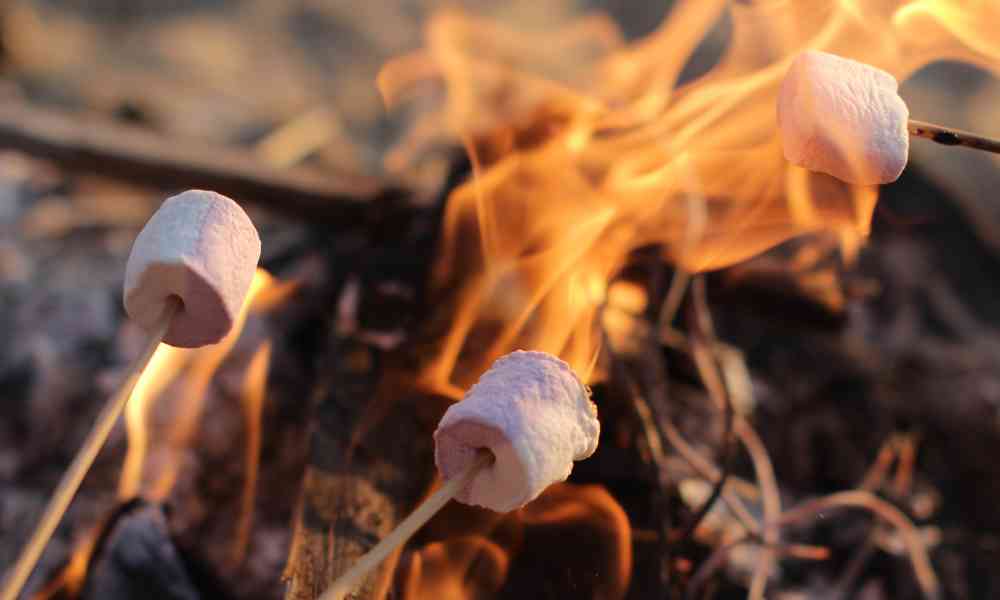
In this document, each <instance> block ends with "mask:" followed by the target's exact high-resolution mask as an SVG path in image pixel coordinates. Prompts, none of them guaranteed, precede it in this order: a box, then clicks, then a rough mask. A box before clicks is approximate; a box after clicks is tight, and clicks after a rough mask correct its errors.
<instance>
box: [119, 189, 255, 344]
mask: <svg viewBox="0 0 1000 600" xmlns="http://www.w3.org/2000/svg"><path fill="white" fill-rule="evenodd" d="M259 258H260V238H259V237H258V235H257V230H256V229H255V228H254V226H253V223H252V222H250V218H249V217H247V214H246V213H245V212H243V209H242V208H240V206H239V205H238V204H236V203H235V202H233V201H232V200H230V199H229V198H226V197H225V196H222V195H220V194H216V193H215V192H206V191H202V190H189V191H187V192H184V193H183V194H179V195H177V196H174V197H172V198H168V199H167V200H166V201H165V202H164V203H163V205H162V206H160V209H159V210H157V211H156V212H155V213H154V214H153V216H152V217H151V218H150V219H149V222H148V223H146V226H145V227H143V228H142V231H140V232H139V235H138V237H136V238H135V243H134V244H133V245H132V253H131V254H129V257H128V264H127V265H126V267H125V294H124V296H125V310H126V312H128V314H129V316H131V317H132V318H133V319H135V320H136V321H138V322H139V324H140V325H141V326H142V327H143V328H145V329H148V330H151V329H154V328H155V327H156V324H157V322H158V321H159V319H160V317H161V316H162V315H163V311H164V310H165V308H166V302H167V298H169V297H170V296H176V297H177V298H179V299H180V300H181V303H182V306H181V308H180V309H179V311H178V312H177V314H176V315H175V316H174V318H173V320H172V321H171V324H170V327H169V329H168V330H167V334H166V337H164V340H163V341H164V342H166V343H168V344H171V345H174V346H181V347H185V348H196V347H198V346H204V345H206V344H213V343H215V342H218V341H219V340H221V339H222V338H223V337H225V335H226V334H227V333H229V330H230V328H232V325H233V321H234V320H235V319H236V316H237V315H238V314H239V311H240V308H241V307H242V306H243V301H244V299H245V297H246V294H247V290H249V288H250V282H251V281H252V280H253V275H254V271H255V270H256V266H257V260H258V259H259Z"/></svg>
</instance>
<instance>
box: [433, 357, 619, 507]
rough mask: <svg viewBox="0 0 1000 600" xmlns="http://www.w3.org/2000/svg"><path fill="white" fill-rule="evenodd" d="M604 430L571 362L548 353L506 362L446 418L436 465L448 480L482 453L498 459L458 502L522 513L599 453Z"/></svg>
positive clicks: (437, 439)
mask: <svg viewBox="0 0 1000 600" xmlns="http://www.w3.org/2000/svg"><path fill="white" fill-rule="evenodd" d="M600 431H601V424H600V422H599V421H598V420H597V408H596V407H595V406H594V403H593V402H591V401H590V393H589V391H588V390H587V388H586V387H585V386H584V385H583V384H582V383H580V380H579V379H578V378H577V377H576V375H575V374H574V373H573V370H572V369H571V368H570V367H569V365H567V364H566V363H565V362H563V361H561V360H559V359H558V358H556V357H554V356H552V355H550V354H546V353H544V352H525V351H522V350H518V351H517V352H513V353H511V354H508V355H507V356H504V357H501V358H500V359H498V360H497V361H496V362H495V363H493V366H492V367H490V369H489V370H488V371H486V373H484V374H483V376H482V377H481V378H480V379H479V382H478V383H476V385H474V386H472V388H471V389H469V391H468V392H467V393H466V394H465V397H464V398H463V399H462V401H461V402H458V403H456V404H453V405H452V406H450V407H449V408H448V410H447V412H445V414H444V417H443V418H442V419H441V423H440V424H439V425H438V428H437V431H435V432H434V441H435V453H434V459H435V462H436V463H437V467H438V470H439V471H440V472H441V474H442V476H443V477H444V478H445V479H449V478H451V477H452V476H454V475H456V474H458V473H460V472H462V471H463V470H464V469H465V468H466V467H467V466H468V465H469V464H470V463H471V462H472V461H473V460H474V459H475V455H476V451H477V450H478V449H480V448H486V449H489V450H490V451H491V452H492V453H493V456H494V458H495V460H494V462H493V464H492V465H490V466H488V467H484V468H483V469H481V470H480V471H479V473H478V474H477V475H476V476H475V477H474V478H473V479H472V481H471V482H470V483H469V485H468V486H466V488H465V489H463V490H462V491H461V492H459V494H458V495H457V496H456V499H457V500H459V501H460V502H464V503H466V504H475V505H478V506H482V507H485V508H489V509H492V510H495V511H498V512H507V511H511V510H514V509H516V508H520V507H521V506H523V505H524V504H526V503H528V502H530V501H531V500H534V499H535V498H537V497H538V495H539V494H541V493H542V491H543V490H544V489H545V488H546V487H548V486H549V485H551V484H552V483H555V482H557V481H565V480H566V478H567V477H569V474H570V471H572V470H573V461H575V460H582V459H584V458H587V457H588V456H590V455H591V454H593V453H594V451H595V450H596V449H597V438H598V436H599V434H600Z"/></svg>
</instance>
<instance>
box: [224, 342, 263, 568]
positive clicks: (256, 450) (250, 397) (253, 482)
mask: <svg viewBox="0 0 1000 600" xmlns="http://www.w3.org/2000/svg"><path fill="white" fill-rule="evenodd" d="M270 363H271V343H270V342H264V343H263V344H261V345H260V347H259V348H258V349H257V351H256V352H254V355H253V358H252V359H250V366H248V367H247V373H246V376H245V377H244V380H243V394H242V395H243V414H244V422H245V427H246V435H247V442H246V445H245V462H244V465H243V495H242V497H241V500H240V517H239V520H238V521H237V528H236V535H235V537H234V539H233V552H232V560H233V562H234V563H235V564H239V563H241V562H243V558H244V556H245V555H246V549H247V544H248V543H249V541H250V528H251V527H252V526H253V506H254V499H255V494H256V491H257V467H258V465H259V463H260V434H261V431H260V428H261V422H260V421H261V411H262V410H263V408H264V391H265V390H266V388H267V367H268V365H269V364H270Z"/></svg>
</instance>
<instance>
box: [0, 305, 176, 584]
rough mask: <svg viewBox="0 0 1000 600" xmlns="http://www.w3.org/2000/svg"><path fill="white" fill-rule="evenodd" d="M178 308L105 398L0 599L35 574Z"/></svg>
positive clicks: (165, 315) (168, 313)
mask: <svg viewBox="0 0 1000 600" xmlns="http://www.w3.org/2000/svg"><path fill="white" fill-rule="evenodd" d="M179 308H180V302H179V300H178V299H177V298H172V299H170V301H168V302H167V308H166V310H165V311H164V313H163V316H161V317H160V320H159V323H157V326H156V328H155V330H154V331H153V334H152V335H151V336H150V338H149V342H147V344H146V347H145V348H144V349H143V351H142V354H140V355H139V356H138V357H136V359H135V360H134V361H133V362H132V364H131V365H129V368H128V372H127V375H126V377H125V379H124V381H122V383H121V387H120V388H119V389H118V391H117V392H116V393H115V394H114V395H112V396H111V397H110V398H108V401H107V402H106V403H105V405H104V408H102V409H101V413H100V415H98V417H97V421H95V422H94V426H93V427H92V428H91V430H90V433H88V434H87V439H86V440H84V442H83V446H82V447H81V448H80V450H79V451H78V452H77V453H76V457H75V458H74V459H73V462H72V463H71V464H70V466H69V468H68V469H67V470H66V473H65V474H64V475H63V477H62V480H61V481H60V482H59V485H58V486H57V487H56V490H55V492H53V494H52V499H51V500H49V504H48V506H46V507H45V512H44V513H43V514H42V518H41V520H40V521H39V522H38V525H37V526H36V527H35V531H34V533H32V534H31V538H30V540H29V541H28V543H27V545H25V547H24V549H23V550H22V551H21V556H20V557H19V558H18V560H17V563H16V564H15V565H14V568H13V569H12V571H11V574H10V576H9V578H8V579H7V583H6V584H5V585H4V588H3V595H2V596H0V599H2V600H17V597H18V595H19V594H20V593H21V590H22V589H23V588H24V584H25V582H27V581H28V577H29V576H30V575H31V572H32V571H34V569H35V565H36V564H37V563H38V559H39V558H41V556H42V551H43V550H45V546H46V544H48V543H49V539H51V538H52V533H53V532H54V531H55V530H56V527H58V526H59V521H61V520H62V516H63V514H65V512H66V509H67V508H68V507H69V504H70V502H72V501H73V497H74V496H75V495H76V491H77V490H78V489H80V484H81V483H82V482H83V478H84V477H86V475H87V472H88V471H89V470H90V466H91V465H92V464H94V459H95V458H97V454H98V452H100V451H101V448H102V447H103V446H104V442H105V441H106V440H107V439H108V435H109V434H110V433H111V430H112V429H113V428H114V426H115V423H116V422H117V421H118V417H119V416H120V415H121V414H122V410H124V408H125V404H126V403H127V402H128V399H129V397H130V396H131V395H132V390H134V389H135V385H136V383H138V382H139V378H140V377H142V372H143V370H145V368H146V366H147V365H148V364H149V361H150V359H151V358H153V353H154V352H156V349H157V348H158V347H159V346H160V343H161V342H162V341H163V337H164V336H165V335H166V334H167V329H168V328H169V327H170V321H171V320H172V319H173V317H174V315H175V314H176V313H177V310H178V309H179Z"/></svg>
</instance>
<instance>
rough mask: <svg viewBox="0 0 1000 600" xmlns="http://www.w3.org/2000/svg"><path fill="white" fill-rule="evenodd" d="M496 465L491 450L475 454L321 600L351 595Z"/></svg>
mask: <svg viewBox="0 0 1000 600" xmlns="http://www.w3.org/2000/svg"><path fill="white" fill-rule="evenodd" d="M492 463H493V454H491V453H490V452H489V451H488V450H479V451H478V452H477V453H476V460H475V461H474V462H473V463H472V464H470V465H469V466H467V467H466V468H465V470H463V471H462V472H461V473H459V474H458V475H456V476H455V477H452V478H451V479H449V480H447V481H445V482H444V484H442V485H441V487H440V488H438V490H437V491H436V492H434V493H433V494H432V495H431V496H429V497H428V498H427V499H426V500H424V501H423V502H422V503H421V504H420V506H418V507H417V508H416V510H414V511H413V512H412V513H411V514H410V516H408V517H406V518H405V519H403V520H402V522H400V523H399V525H397V526H396V528H395V529H393V530H392V533H390V534H389V535H387V536H386V537H385V538H384V539H382V541H380V542H379V543H377V544H375V547H373V548H372V549H371V550H369V551H368V552H366V553H365V554H364V555H363V556H362V557H361V558H360V559H358V562H356V563H355V564H354V566H352V567H351V568H350V569H348V570H347V571H346V572H344V574H343V575H341V576H340V577H338V578H337V580H336V581H334V582H333V585H331V586H330V587H329V588H327V590H326V591H325V592H323V595H322V596H321V597H320V600H341V599H342V598H344V596H346V595H347V593H348V592H350V591H351V590H353V589H354V588H355V586H357V585H358V584H359V583H361V581H362V580H363V579H364V578H365V575H367V574H368V573H370V572H371V571H372V570H374V569H375V567H377V566H379V565H380V564H382V561H383V560H385V559H386V558H388V557H389V555H390V554H392V553H393V552H394V551H395V550H396V548H399V547H400V546H402V545H403V544H405V543H406V541H407V540H409V539H410V538H411V537H413V534H414V533H416V532H417V531H419V530H420V528H421V527H423V526H424V524H425V523H427V521H430V520H431V517H433V516H434V515H436V514H437V513H438V511H440V510H441V509H442V508H444V505H445V504H448V502H449V501H451V499H452V498H454V497H455V495H457V494H458V493H459V492H460V491H462V488H464V487H465V486H467V485H468V484H469V482H470V481H472V479H473V478H474V477H475V476H476V475H477V474H479V472H480V471H481V470H482V469H483V468H485V467H488V466H489V465H490V464H492Z"/></svg>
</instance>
